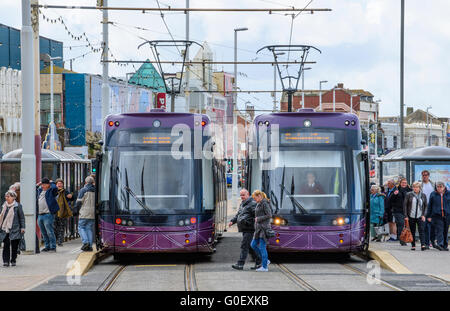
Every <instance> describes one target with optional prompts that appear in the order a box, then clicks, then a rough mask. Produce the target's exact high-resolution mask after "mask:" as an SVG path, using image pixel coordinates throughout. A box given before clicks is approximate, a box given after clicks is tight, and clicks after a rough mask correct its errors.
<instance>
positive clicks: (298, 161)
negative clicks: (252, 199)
mask: <svg viewBox="0 0 450 311" xmlns="http://www.w3.org/2000/svg"><path fill="white" fill-rule="evenodd" d="M273 156H274V161H273V163H274V165H275V167H274V168H273V169H271V170H270V171H268V180H269V185H270V195H271V201H274V202H275V205H276V206H275V209H276V210H277V212H280V213H300V214H314V213H326V212H331V213H334V212H339V211H344V210H346V209H347V201H348V200H347V198H348V194H347V174H346V166H345V157H344V152H343V151H339V150H314V151H312V150H286V151H280V152H277V153H274V155H273ZM253 169H254V168H253ZM272 197H273V198H272Z"/></svg>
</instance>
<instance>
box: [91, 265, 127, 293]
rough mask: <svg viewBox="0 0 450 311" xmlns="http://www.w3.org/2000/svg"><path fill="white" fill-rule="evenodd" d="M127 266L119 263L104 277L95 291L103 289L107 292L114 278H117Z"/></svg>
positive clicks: (114, 280)
mask: <svg viewBox="0 0 450 311" xmlns="http://www.w3.org/2000/svg"><path fill="white" fill-rule="evenodd" d="M126 267H127V266H126V265H119V266H118V267H116V268H115V269H114V270H113V271H112V272H111V273H110V274H109V275H108V277H107V278H106V279H105V281H104V282H103V283H102V284H101V285H100V286H99V288H98V289H97V291H103V292H107V291H109V290H110V289H111V288H112V287H113V286H114V283H115V282H116V280H117V279H118V278H119V276H120V275H121V274H122V272H123V271H124V270H125V268H126Z"/></svg>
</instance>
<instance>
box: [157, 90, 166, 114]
mask: <svg viewBox="0 0 450 311" xmlns="http://www.w3.org/2000/svg"><path fill="white" fill-rule="evenodd" d="M156 108H162V109H164V110H165V109H166V93H158V94H156Z"/></svg>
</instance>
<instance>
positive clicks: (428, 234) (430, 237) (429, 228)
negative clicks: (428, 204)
mask: <svg viewBox="0 0 450 311" xmlns="http://www.w3.org/2000/svg"><path fill="white" fill-rule="evenodd" d="M424 235H425V245H426V246H430V243H432V244H434V240H435V239H436V235H435V234H434V227H433V224H432V223H431V222H429V221H428V220H426V221H425V225H424Z"/></svg>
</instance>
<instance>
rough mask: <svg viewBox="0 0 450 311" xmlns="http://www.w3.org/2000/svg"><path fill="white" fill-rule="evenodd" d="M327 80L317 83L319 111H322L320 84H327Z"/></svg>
mask: <svg viewBox="0 0 450 311" xmlns="http://www.w3.org/2000/svg"><path fill="white" fill-rule="evenodd" d="M327 82H328V81H327V80H322V81H320V82H319V110H320V111H322V83H327Z"/></svg>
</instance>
